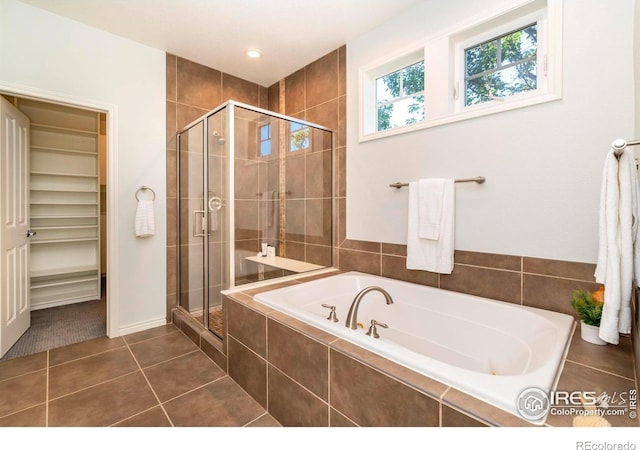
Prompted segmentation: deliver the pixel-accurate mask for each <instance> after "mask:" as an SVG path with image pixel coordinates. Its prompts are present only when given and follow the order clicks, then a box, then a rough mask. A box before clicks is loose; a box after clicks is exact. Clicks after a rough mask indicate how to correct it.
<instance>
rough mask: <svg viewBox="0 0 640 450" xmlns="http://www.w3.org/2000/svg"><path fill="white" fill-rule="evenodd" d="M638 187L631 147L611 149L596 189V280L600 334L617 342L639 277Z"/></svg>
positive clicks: (628, 320)
mask: <svg viewBox="0 0 640 450" xmlns="http://www.w3.org/2000/svg"><path fill="white" fill-rule="evenodd" d="M639 199H640V187H639V186H638V173H637V169H636V163H635V159H634V155H633V151H631V150H629V149H628V148H627V149H625V150H624V151H623V153H622V154H621V155H620V158H619V159H618V158H616V155H615V152H614V151H613V150H611V151H610V152H609V153H608V154H607V157H606V159H605V165H604V171H603V175H602V188H601V192H600V216H599V231H598V239H599V245H598V263H597V265H596V272H595V277H596V282H597V283H602V284H604V286H605V289H604V307H603V310H602V319H601V321H600V332H599V335H600V338H601V339H602V340H604V341H606V342H609V343H610V344H617V343H618V342H619V333H623V334H628V333H630V332H631V289H632V285H633V281H634V280H636V281H637V280H639V279H640V276H639V273H640V272H639V271H640V261H639V259H638V258H639V257H640V252H639V251H638V250H639V249H638V244H640V242H638V200H639Z"/></svg>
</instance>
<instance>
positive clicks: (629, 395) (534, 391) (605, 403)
mask: <svg viewBox="0 0 640 450" xmlns="http://www.w3.org/2000/svg"><path fill="white" fill-rule="evenodd" d="M637 407H638V405H637V391H636V390H635V389H630V390H629V391H622V392H601V393H596V392H594V391H573V392H569V391H551V392H550V393H549V394H547V393H546V392H545V391H543V390H542V389H539V388H536V387H531V388H527V389H525V390H524V391H522V392H521V393H520V395H519V396H518V398H517V404H516V409H517V410H518V412H519V413H520V416H522V417H523V418H524V419H527V420H531V421H536V420H540V419H542V418H543V417H545V416H546V415H547V414H550V415H552V416H586V415H597V416H601V417H602V416H624V415H628V416H629V418H631V419H635V418H636V417H637Z"/></svg>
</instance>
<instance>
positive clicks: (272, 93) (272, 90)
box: [267, 82, 280, 113]
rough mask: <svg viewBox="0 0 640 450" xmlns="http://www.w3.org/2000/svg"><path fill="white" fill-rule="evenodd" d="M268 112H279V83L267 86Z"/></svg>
mask: <svg viewBox="0 0 640 450" xmlns="http://www.w3.org/2000/svg"><path fill="white" fill-rule="evenodd" d="M268 95H269V107H268V108H267V109H269V111H273V112H277V113H279V112H280V83H279V82H278V83H273V84H272V85H271V86H269V94H268Z"/></svg>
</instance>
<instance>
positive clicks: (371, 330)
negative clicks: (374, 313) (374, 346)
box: [366, 319, 389, 339]
mask: <svg viewBox="0 0 640 450" xmlns="http://www.w3.org/2000/svg"><path fill="white" fill-rule="evenodd" d="M376 325H377V326H379V327H382V328H389V325H387V324H386V323H382V322H378V321H377V320H376V319H372V320H371V326H370V327H369V331H367V333H366V334H367V336H373V338H374V339H380V335H379V334H378V329H377V328H376Z"/></svg>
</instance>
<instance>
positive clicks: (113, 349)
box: [51, 338, 127, 367]
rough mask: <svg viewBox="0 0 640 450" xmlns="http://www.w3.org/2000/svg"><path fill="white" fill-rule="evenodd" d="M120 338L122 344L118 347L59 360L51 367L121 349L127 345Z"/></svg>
mask: <svg viewBox="0 0 640 450" xmlns="http://www.w3.org/2000/svg"><path fill="white" fill-rule="evenodd" d="M121 339H122V342H124V344H123V345H121V346H120V347H114V348H110V349H108V350H103V351H100V352H96V353H92V354H90V355H85V356H80V357H79V358H75V359H70V360H69V361H65V362H61V363H58V364H54V365H53V366H51V367H59V366H63V365H65V364H69V363H72V362H76V361H80V360H82V359H87V358H92V357H94V356H97V355H102V354H104V353H109V352H113V351H116V350H122V349H123V348H124V347H125V346H126V345H127V343H126V341H125V340H124V339H123V338H121Z"/></svg>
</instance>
